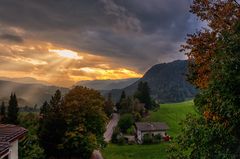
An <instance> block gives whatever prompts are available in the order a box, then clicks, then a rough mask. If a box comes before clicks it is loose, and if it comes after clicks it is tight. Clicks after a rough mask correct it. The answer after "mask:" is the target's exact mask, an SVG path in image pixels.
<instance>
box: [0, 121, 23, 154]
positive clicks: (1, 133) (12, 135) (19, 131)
mask: <svg viewBox="0 0 240 159" xmlns="http://www.w3.org/2000/svg"><path fill="white" fill-rule="evenodd" d="M26 133H27V130H26V129H24V128H22V127H19V126H16V125H10V124H0V157H1V156H3V155H5V154H6V153H7V152H8V151H9V147H10V143H11V142H14V141H16V140H18V139H20V138H22V137H23V136H24V135H25V134H26Z"/></svg>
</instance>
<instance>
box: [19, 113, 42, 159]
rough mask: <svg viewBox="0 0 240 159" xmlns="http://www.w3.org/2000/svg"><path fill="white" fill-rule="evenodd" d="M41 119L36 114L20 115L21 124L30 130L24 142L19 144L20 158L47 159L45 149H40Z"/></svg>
mask: <svg viewBox="0 0 240 159" xmlns="http://www.w3.org/2000/svg"><path fill="white" fill-rule="evenodd" d="M38 120H39V118H38V115H37V114H36V113H24V114H20V115H19V123H20V125H21V126H22V127H24V128H26V129H27V130H28V132H27V135H26V137H25V138H24V140H21V141H20V142H19V158H31V159H45V153H44V150H43V148H41V147H40V144H39V139H38V137H37V130H38V126H39V122H38Z"/></svg>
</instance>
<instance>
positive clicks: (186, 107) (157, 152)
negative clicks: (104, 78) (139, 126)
mask: <svg viewBox="0 0 240 159" xmlns="http://www.w3.org/2000/svg"><path fill="white" fill-rule="evenodd" d="M188 113H195V111H194V108H193V101H192V100H191V101H186V102H181V103H173V104H161V106H160V108H159V109H158V110H157V111H153V112H151V113H150V115H149V116H148V117H146V118H145V119H143V120H144V121H155V122H157V121H158V122H165V123H167V124H168V126H169V127H170V129H169V130H168V131H167V133H168V134H169V135H170V136H172V137H175V136H176V135H177V134H178V133H179V132H180V130H181V127H180V125H179V122H180V121H181V120H183V119H185V117H186V115H187V114H188ZM169 144H170V143H164V142H162V143H160V144H153V145H123V146H119V145H114V144H109V145H108V146H107V147H106V148H105V149H104V150H103V151H102V154H103V157H104V159H164V158H166V157H167V152H166V149H167V148H168V146H169Z"/></svg>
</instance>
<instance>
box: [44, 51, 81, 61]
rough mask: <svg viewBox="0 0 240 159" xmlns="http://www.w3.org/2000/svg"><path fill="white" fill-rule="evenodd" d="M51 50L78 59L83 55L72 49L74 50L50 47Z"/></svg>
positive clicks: (62, 55)
mask: <svg viewBox="0 0 240 159" xmlns="http://www.w3.org/2000/svg"><path fill="white" fill-rule="evenodd" d="M48 51H49V52H52V53H56V54H57V55H59V56H61V57H65V58H69V59H76V60H82V59H83V56H79V55H78V53H77V52H75V51H72V50H66V49H63V50H59V49H49V50H48Z"/></svg>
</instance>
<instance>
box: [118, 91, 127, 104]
mask: <svg viewBox="0 0 240 159" xmlns="http://www.w3.org/2000/svg"><path fill="white" fill-rule="evenodd" d="M123 99H126V93H125V91H122V94H121V97H120V101H119V102H120V103H121V101H122V100H123Z"/></svg>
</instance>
